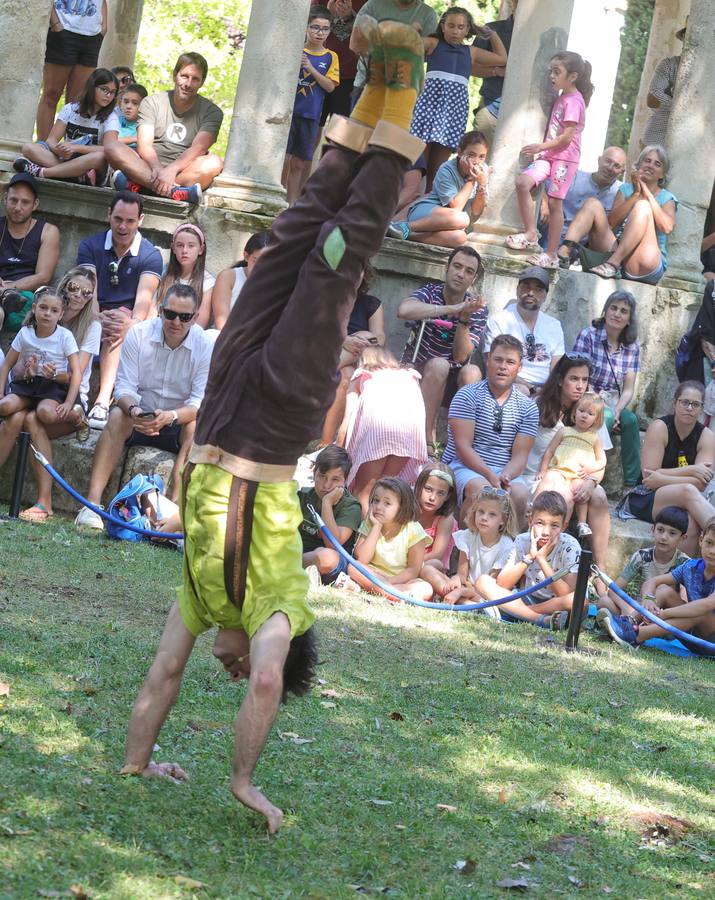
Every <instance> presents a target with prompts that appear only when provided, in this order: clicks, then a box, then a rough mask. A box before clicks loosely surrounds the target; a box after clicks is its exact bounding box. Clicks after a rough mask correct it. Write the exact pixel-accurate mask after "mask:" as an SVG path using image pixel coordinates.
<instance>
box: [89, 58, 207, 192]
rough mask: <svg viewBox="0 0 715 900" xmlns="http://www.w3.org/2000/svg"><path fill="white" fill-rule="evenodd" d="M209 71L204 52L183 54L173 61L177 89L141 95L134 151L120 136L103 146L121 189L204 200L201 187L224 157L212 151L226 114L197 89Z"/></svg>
mask: <svg viewBox="0 0 715 900" xmlns="http://www.w3.org/2000/svg"><path fill="white" fill-rule="evenodd" d="M208 70H209V67H208V63H207V62H206V60H205V59H204V57H203V56H201V54H200V53H182V54H181V56H180V57H179V58H178V60H177V61H176V65H175V66H174V89H173V90H172V91H160V92H159V93H158V94H152V95H151V96H150V97H145V98H144V99H143V100H142V103H141V106H140V107H139V127H138V131H137V150H136V152H135V151H134V150H132V149H131V147H129V146H128V145H127V144H120V143H119V141H115V142H114V143H111V144H109V145H108V146H107V147H106V148H105V152H106V155H107V159H108V160H109V164H110V165H111V166H112V168H113V169H115V170H117V171H116V173H115V175H114V187H115V188H116V189H117V190H119V191H123V190H130V191H137V192H138V191H140V190H143V191H144V192H148V193H154V194H158V196H160V197H169V198H170V199H171V200H179V201H182V202H186V203H198V202H199V201H200V200H201V192H202V190H206V188H207V187H209V186H210V184H211V182H212V181H213V180H214V178H215V177H216V176H217V175H218V174H220V172H221V171H222V169H223V160H222V159H221V157H220V156H217V155H216V154H215V153H209V148H210V147H211V145H212V144H214V143H215V142H216V138H217V137H218V133H219V130H220V128H221V122H222V120H223V113H222V112H221V110H220V109H219V108H218V106H216V104H215V103H212V102H211V101H210V100H208V99H207V98H206V97H202V96H201V95H200V94H199V89H200V88H201V85H202V84H203V83H204V81H205V80H206V75H207V74H208Z"/></svg>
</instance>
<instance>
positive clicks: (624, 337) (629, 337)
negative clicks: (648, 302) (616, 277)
mask: <svg viewBox="0 0 715 900" xmlns="http://www.w3.org/2000/svg"><path fill="white" fill-rule="evenodd" d="M619 300H622V301H623V302H624V303H627V304H628V306H629V307H630V310H631V318H630V321H629V322H628V324H627V325H626V326H625V328H624V329H623V331H622V332H621V333H620V335H619V336H618V340H619V341H620V343H621V344H625V345H626V347H628V346H630V345H631V344H635V342H636V341H637V340H638V318H637V316H636V298H635V297H634V296H633V294H631V292H630V291H614V292H613V293H612V294H609V295H608V297H606V302H605V303H604V304H603V310H602V312H601V315H600V316H599V317H598V318H597V319H594V320H593V322H591V324H592V325H593V327H594V328H603V326H604V325H605V324H606V312H607V310H608V307H609V306H610V305H611V304H612V303H617V302H618V301H619Z"/></svg>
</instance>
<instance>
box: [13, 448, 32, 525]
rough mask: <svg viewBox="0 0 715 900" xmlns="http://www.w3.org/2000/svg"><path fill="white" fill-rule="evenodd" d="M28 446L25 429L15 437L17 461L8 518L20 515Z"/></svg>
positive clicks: (15, 517)
mask: <svg viewBox="0 0 715 900" xmlns="http://www.w3.org/2000/svg"><path fill="white" fill-rule="evenodd" d="M29 447H30V435H29V434H28V433H27V432H26V431H21V432H20V437H19V438H18V439H17V462H16V463H15V480H14V481H13V483H12V496H11V498H10V512H9V515H8V518H10V519H17V517H18V516H19V515H20V501H21V500H22V489H23V487H24V486H25V469H26V467H27V451H28V449H29Z"/></svg>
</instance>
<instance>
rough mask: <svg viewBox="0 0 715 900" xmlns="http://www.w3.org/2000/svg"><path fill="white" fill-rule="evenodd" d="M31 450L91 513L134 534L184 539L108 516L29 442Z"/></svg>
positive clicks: (181, 535) (167, 539) (64, 487)
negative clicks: (75, 487)
mask: <svg viewBox="0 0 715 900" xmlns="http://www.w3.org/2000/svg"><path fill="white" fill-rule="evenodd" d="M30 447H31V449H32V452H33V453H34V454H35V459H36V460H37V461H38V463H39V464H40V465H41V466H42V467H43V468H44V469H45V470H46V471H47V472H48V473H49V474H50V475H51V476H52V477H53V479H54V480H55V481H56V482H57V484H59V486H60V487H61V488H63V490H65V491H67V493H68V494H69V495H70V497H74V499H75V500H76V501H77V502H78V503H81V504H82V506H86V507H87V509H91V510H92V512H93V513H97V515H98V516H101V517H102V518H103V519H105V520H106V521H107V522H113V523H114V524H115V525H119V526H120V527H121V528H126V529H127V531H133V532H134V533H135V534H143V535H145V536H146V537H151V538H159V539H161V540H162V541H182V540H183V539H184V535H183V534H165V533H164V532H163V531H151V530H150V529H148V528H139V527H138V526H137V525H130V523H129V522H125V521H124V519H118V518H116V516H110V515H109V513H108V512H107V511H106V510H104V509H102V507H101V506H95V505H94V503H90V502H89V500H87V498H86V497H83V496H82V495H81V494H80V493H79V492H78V491H76V490H75V489H74V488H73V487H72V485H71V484H68V483H67V482H66V481H65V480H64V478H63V477H62V476H61V475H60V473H59V472H58V471H57V469H54V468H53V467H52V466H51V465H50V463H49V461H48V460H47V457H45V456H43V454H42V453H40V451H39V450H38V449H37V448H36V447H34V446H33V445H32V444H30Z"/></svg>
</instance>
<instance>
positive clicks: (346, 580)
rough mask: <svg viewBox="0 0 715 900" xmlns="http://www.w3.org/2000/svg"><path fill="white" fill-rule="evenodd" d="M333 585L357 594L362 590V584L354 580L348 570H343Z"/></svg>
mask: <svg viewBox="0 0 715 900" xmlns="http://www.w3.org/2000/svg"><path fill="white" fill-rule="evenodd" d="M331 587H334V588H337V590H339V591H352V592H353V593H356V594H359V593H360V591H361V590H362V589H361V587H360V585H359V584H358V583H357V582H356V581H353V580H352V578H351V577H350V576H349V575H348V574H347V572H341V573H340V574H339V575H338V577H337V578H336V579H335V581H334V582H333V583H332V585H331Z"/></svg>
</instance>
